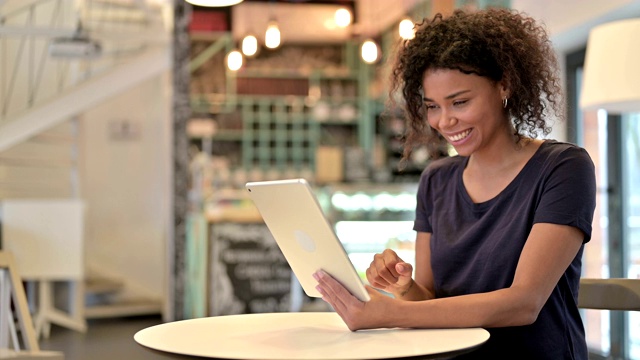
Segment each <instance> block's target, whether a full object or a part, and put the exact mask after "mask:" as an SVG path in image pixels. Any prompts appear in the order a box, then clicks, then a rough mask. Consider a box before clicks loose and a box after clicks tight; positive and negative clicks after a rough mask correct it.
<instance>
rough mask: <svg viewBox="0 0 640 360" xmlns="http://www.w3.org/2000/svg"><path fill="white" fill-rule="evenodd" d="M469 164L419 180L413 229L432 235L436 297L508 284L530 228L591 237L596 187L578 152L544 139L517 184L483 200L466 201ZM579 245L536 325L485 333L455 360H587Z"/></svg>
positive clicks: (443, 167) (437, 165)
mask: <svg viewBox="0 0 640 360" xmlns="http://www.w3.org/2000/svg"><path fill="white" fill-rule="evenodd" d="M468 160H469V158H468V157H461V156H456V157H450V158H444V159H441V160H437V161H434V162H433V163H431V164H430V166H428V167H427V169H425V171H424V172H423V173H422V176H421V179H420V185H419V188H418V194H417V208H416V220H415V224H414V230H416V231H418V232H428V233H431V266H432V270H433V277H434V290H435V295H436V297H438V298H442V297H450V296H458V295H465V294H474V293H482V292H489V291H494V290H498V289H503V288H507V287H509V286H511V283H512V282H513V277H514V274H515V270H516V266H517V265H518V259H519V257H520V253H521V252H522V249H523V247H524V244H525V242H526V241H527V237H528V236H529V233H530V231H531V228H532V226H533V224H535V223H553V224H561V225H569V226H573V227H576V228H578V229H580V230H582V232H583V233H584V243H586V242H588V241H589V240H590V239H591V222H592V220H593V212H594V209H595V193H596V183H595V172H594V166H593V162H592V161H591V158H590V157H589V155H588V154H587V152H586V151H585V150H584V149H582V148H580V147H578V146H575V145H572V144H568V143H563V142H557V141H554V140H546V141H544V142H543V143H542V144H541V145H540V148H539V149H538V150H537V151H536V153H535V154H534V155H533V156H532V158H531V159H530V160H529V161H528V162H527V164H526V165H525V166H524V168H523V169H522V170H521V171H520V173H519V174H518V175H517V176H516V177H515V179H514V180H513V181H512V182H511V183H510V184H509V185H508V186H507V187H506V188H505V189H504V190H503V191H502V192H501V193H500V194H498V195H497V196H496V197H494V198H493V199H491V200H488V201H485V202H482V203H474V202H473V201H472V200H471V198H470V197H469V195H468V193H467V191H466V189H465V187H464V184H463V181H462V173H463V170H464V168H465V167H466V165H467V162H468ZM560 241H561V239H560ZM584 243H583V246H582V247H581V248H580V251H579V252H578V254H577V255H576V257H575V259H573V261H572V262H571V265H570V266H569V267H568V268H567V270H566V271H565V273H564V275H563V276H562V277H561V279H560V281H559V282H558V284H557V285H556V286H555V288H554V290H553V292H552V293H551V296H550V297H549V300H548V301H547V302H546V304H545V305H544V307H543V308H542V310H541V312H540V314H539V315H538V318H537V320H536V321H535V323H533V324H531V325H527V326H518V327H505V328H492V329H487V330H488V331H489V332H490V333H491V337H490V339H489V341H487V343H485V344H484V345H482V346H481V347H480V348H479V349H478V350H476V351H474V352H471V353H468V354H467V355H464V356H463V357H461V358H465V359H466V358H469V359H471V358H477V359H496V358H500V359H501V358H512V359H528V358H531V359H554V360H558V359H587V358H588V355H587V346H586V342H585V337H584V327H583V325H582V320H581V318H580V314H579V312H578V306H577V300H578V287H579V281H580V273H581V267H582V261H581V258H582V251H583V247H584Z"/></svg>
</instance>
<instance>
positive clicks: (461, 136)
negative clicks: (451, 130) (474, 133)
mask: <svg viewBox="0 0 640 360" xmlns="http://www.w3.org/2000/svg"><path fill="white" fill-rule="evenodd" d="M470 132H471V129H469V130H467V131H465V132H461V133H459V134H456V135H452V136H449V140H451V141H460V140H462V139H464V138H466V137H467V136H468V135H469V133H470Z"/></svg>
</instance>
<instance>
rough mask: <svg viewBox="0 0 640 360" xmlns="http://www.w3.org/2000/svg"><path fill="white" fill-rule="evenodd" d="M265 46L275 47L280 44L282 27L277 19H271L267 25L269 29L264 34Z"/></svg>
mask: <svg viewBox="0 0 640 360" xmlns="http://www.w3.org/2000/svg"><path fill="white" fill-rule="evenodd" d="M264 46H266V47H268V48H269V49H275V48H277V47H278V46H280V29H279V28H278V23H277V22H275V21H270V22H269V25H268V26H267V31H266V32H265V35H264Z"/></svg>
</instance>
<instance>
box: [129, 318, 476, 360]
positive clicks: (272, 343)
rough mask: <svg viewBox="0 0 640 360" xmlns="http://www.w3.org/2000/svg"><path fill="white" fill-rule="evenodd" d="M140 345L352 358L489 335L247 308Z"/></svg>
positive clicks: (209, 354)
mask: <svg viewBox="0 0 640 360" xmlns="http://www.w3.org/2000/svg"><path fill="white" fill-rule="evenodd" d="M134 339H135V341H136V342H138V343H139V344H140V345H142V346H145V347H148V348H150V349H153V350H157V351H160V352H166V353H171V354H179V355H186V356H195V357H204V358H219V359H264V360H309V359H325V360H336V359H342V360H349V359H394V358H402V357H425V358H434V357H438V356H443V355H454V354H459V353H464V352H468V351H472V350H473V349H474V348H476V347H478V346H479V345H481V344H482V343H484V342H485V341H487V340H488V339H489V332H488V331H486V330H484V329H481V328H473V329H426V330H423V329H419V330H417V329H376V330H359V331H356V332H351V331H349V329H348V328H347V326H346V325H345V324H344V322H343V321H342V319H341V318H340V317H339V316H338V315H337V314H336V313H333V312H316V313H308V312H307V313H305V312H301V313H268V314H244V315H229V316H216V317H207V318H198V319H191V320H182V321H175V322H170V323H165V324H161V325H156V326H152V327H149V328H146V329H143V330H140V331H139V332H137V333H136V334H135V335H134Z"/></svg>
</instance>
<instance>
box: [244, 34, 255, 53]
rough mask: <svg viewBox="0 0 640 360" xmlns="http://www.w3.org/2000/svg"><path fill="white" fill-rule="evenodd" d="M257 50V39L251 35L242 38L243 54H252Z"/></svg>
mask: <svg viewBox="0 0 640 360" xmlns="http://www.w3.org/2000/svg"><path fill="white" fill-rule="evenodd" d="M257 52H258V39H257V38H256V37H255V36H253V35H247V36H245V37H244V39H242V53H243V54H244V55H245V56H253V55H255V54H256V53H257Z"/></svg>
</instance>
